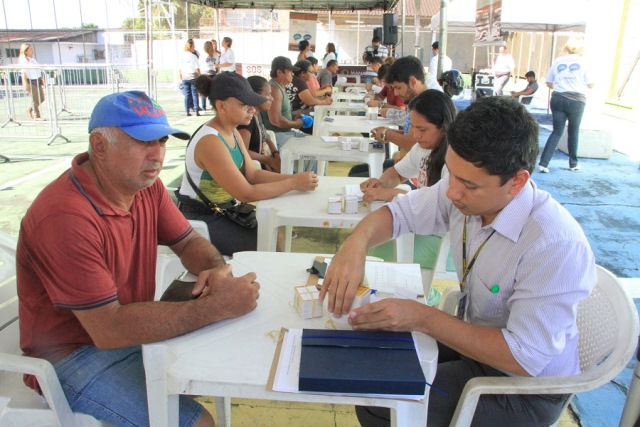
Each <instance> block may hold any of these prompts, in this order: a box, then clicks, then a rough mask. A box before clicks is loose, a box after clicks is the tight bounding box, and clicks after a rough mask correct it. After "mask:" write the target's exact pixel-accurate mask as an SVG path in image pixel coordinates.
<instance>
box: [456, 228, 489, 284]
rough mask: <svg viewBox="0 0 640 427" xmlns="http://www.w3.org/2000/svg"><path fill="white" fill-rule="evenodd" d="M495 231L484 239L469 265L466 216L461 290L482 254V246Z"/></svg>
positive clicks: (463, 236)
mask: <svg viewBox="0 0 640 427" xmlns="http://www.w3.org/2000/svg"><path fill="white" fill-rule="evenodd" d="M495 232H496V230H493V231H492V232H491V234H489V237H487V238H486V239H484V242H482V244H481V245H480V246H479V247H478V249H476V253H475V254H473V258H471V261H470V262H469V264H468V265H467V217H466V216H465V217H464V228H463V229H462V281H461V282H460V290H461V291H462V290H464V287H465V286H466V284H467V276H468V275H469V272H470V271H471V268H472V267H473V264H475V262H476V259H477V258H478V255H480V251H481V250H482V248H484V245H485V244H486V243H487V242H488V241H489V239H490V238H491V236H493V233H495Z"/></svg>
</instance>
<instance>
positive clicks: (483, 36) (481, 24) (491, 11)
mask: <svg viewBox="0 0 640 427" xmlns="http://www.w3.org/2000/svg"><path fill="white" fill-rule="evenodd" d="M501 20H502V0H477V2H476V37H475V43H474V44H475V45H482V44H495V43H496V42H500V41H502V28H501V25H502V24H501Z"/></svg>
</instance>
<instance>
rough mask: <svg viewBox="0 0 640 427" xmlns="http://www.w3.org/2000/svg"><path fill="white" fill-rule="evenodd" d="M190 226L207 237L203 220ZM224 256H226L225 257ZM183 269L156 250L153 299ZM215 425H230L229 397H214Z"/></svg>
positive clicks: (174, 257) (173, 257) (173, 256)
mask: <svg viewBox="0 0 640 427" xmlns="http://www.w3.org/2000/svg"><path fill="white" fill-rule="evenodd" d="M189 222H190V223H191V226H192V227H193V229H194V230H195V231H197V232H198V233H199V234H200V235H201V236H202V237H205V238H206V239H207V240H209V241H210V240H211V239H210V238H209V227H208V226H207V223H206V222H204V221H197V220H189ZM225 258H226V257H225ZM184 271H185V268H184V266H183V265H182V262H181V261H180V258H178V256H177V255H176V254H174V253H173V252H170V253H163V252H160V251H158V256H157V259H156V293H155V298H154V299H155V300H156V301H158V300H159V299H160V297H161V296H162V293H163V292H164V291H165V290H166V289H167V288H168V287H169V285H170V284H171V282H173V280H175V279H176V278H177V277H178V276H180V275H181V274H182V273H183V272H184ZM216 416H217V418H218V420H217V425H219V426H223V427H231V399H230V398H228V397H222V398H221V397H216Z"/></svg>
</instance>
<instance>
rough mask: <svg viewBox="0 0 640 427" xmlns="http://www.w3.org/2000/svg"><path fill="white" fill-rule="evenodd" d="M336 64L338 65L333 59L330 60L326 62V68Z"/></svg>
mask: <svg viewBox="0 0 640 427" xmlns="http://www.w3.org/2000/svg"><path fill="white" fill-rule="evenodd" d="M337 64H338V61H336V60H335V59H332V60H331V61H329V62H327V66H326V68H329V67H333V66H334V65H337Z"/></svg>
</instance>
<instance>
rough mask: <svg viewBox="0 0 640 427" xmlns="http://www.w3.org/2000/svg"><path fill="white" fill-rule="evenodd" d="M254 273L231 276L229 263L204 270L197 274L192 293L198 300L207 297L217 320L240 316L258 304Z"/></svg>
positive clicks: (258, 285)
mask: <svg viewBox="0 0 640 427" xmlns="http://www.w3.org/2000/svg"><path fill="white" fill-rule="evenodd" d="M255 280H256V274H255V273H247V274H245V275H244V276H240V277H233V276H232V275H231V265H229V264H226V265H224V266H222V267H219V268H214V269H212V270H206V271H203V272H201V273H200V274H199V275H198V279H197V280H196V284H195V286H194V287H193V295H194V296H198V300H203V299H208V300H209V304H210V305H211V307H212V310H215V312H216V313H217V314H218V315H219V316H220V319H219V320H222V319H230V318H233V317H238V316H242V315H243V314H246V313H248V312H250V311H252V310H253V309H254V308H256V306H257V305H258V302H257V300H258V298H259V296H260V293H259V290H260V284H259V283H258V282H256V281H255Z"/></svg>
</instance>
